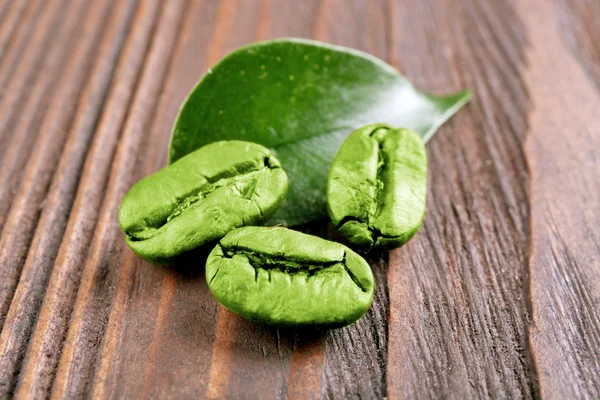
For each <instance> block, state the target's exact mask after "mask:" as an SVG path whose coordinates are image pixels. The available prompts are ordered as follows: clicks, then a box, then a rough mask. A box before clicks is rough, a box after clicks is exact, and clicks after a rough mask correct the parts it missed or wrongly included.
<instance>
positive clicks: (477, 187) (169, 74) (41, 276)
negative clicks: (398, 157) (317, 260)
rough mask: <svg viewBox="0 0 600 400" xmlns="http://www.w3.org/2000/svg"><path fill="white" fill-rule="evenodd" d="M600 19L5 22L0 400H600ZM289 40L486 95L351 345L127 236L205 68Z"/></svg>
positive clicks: (345, 335) (15, 12)
mask: <svg viewBox="0 0 600 400" xmlns="http://www.w3.org/2000/svg"><path fill="white" fill-rule="evenodd" d="M599 18H600V2H598V1H597V0H498V1H496V0H460V1H459V0H389V1H388V0H368V1H367V0H304V1H292V0H264V1H258V0H256V1H255V0H221V1H218V0H195V1H194V0H189V1H185V0H169V1H163V2H160V1H153V0H139V1H137V2H136V1H134V0H131V1H121V0H105V1H83V0H30V1H24V0H14V1H13V0H4V1H2V2H1V3H0V231H1V238H0V327H1V329H2V331H1V335H0V398H8V397H12V396H15V397H17V398H46V397H54V398H81V397H95V398H167V397H170V398H202V397H212V398H248V399H255V398H266V399H269V398H290V399H316V398H340V399H341V398H377V399H379V398H384V397H388V398H393V399H402V398H410V399H413V398H415V399H426V398H435V399H437V398H455V399H464V398H490V397H491V398H521V397H522V398H539V397H542V398H547V399H569V398H573V399H584V398H587V399H596V398H598V397H599V396H600V24H598V19H599ZM280 36H298V37H310V38H316V39H319V40H323V41H327V42H330V43H336V44H342V45H347V46H350V47H354V48H357V49H360V50H364V51H367V52H369V53H372V54H374V55H376V56H378V57H380V58H382V59H384V60H386V61H388V62H389V63H390V64H392V65H393V66H395V67H396V68H398V69H399V70H400V71H402V72H403V73H404V74H405V75H407V76H408V77H409V78H410V79H411V80H412V81H413V82H415V84H416V85H417V86H418V87H420V88H422V89H424V90H428V91H432V92H436V93H442V94H443V93H450V92H452V91H455V90H458V89H462V88H465V87H468V88H471V89H472V90H473V91H474V94H475V98H474V101H473V102H472V103H471V104H470V105H468V106H467V107H466V108H465V109H464V110H462V111H460V112H459V114H458V115H457V116H456V117H454V118H453V119H452V120H451V121H450V122H449V123H448V124H446V125H445V126H444V127H442V128H441V129H440V131H439V132H438V134H437V135H436V136H435V137H434V139H433V140H432V141H431V142H430V143H429V144H428V150H429V154H430V184H429V195H428V196H429V203H428V209H427V215H426V218H425V223H424V226H423V228H422V229H421V231H420V233H419V234H418V235H417V236H416V237H415V239H413V240H412V241H411V242H410V243H409V244H408V245H406V246H405V247H404V248H402V249H400V250H396V251H393V252H391V253H390V254H389V256H386V257H383V258H381V259H371V260H370V261H371V264H372V266H373V269H374V272H375V275H376V278H377V293H376V296H375V301H374V304H373V307H372V309H371V311H370V312H369V313H368V314H367V316H366V317H365V318H363V319H362V320H361V321H360V322H359V323H358V324H356V325H354V326H351V327H347V328H344V329H339V330H333V331H318V330H292V329H285V330H284V329H274V328H269V327H264V326H259V325H255V324H252V323H249V322H247V321H245V320H243V319H241V318H239V317H237V316H235V315H233V314H231V313H229V312H227V311H226V310H224V309H222V308H220V307H219V306H218V305H217V303H216V302H215V300H214V299H213V298H212V296H211V295H210V293H209V291H208V289H207V287H206V284H205V281H204V275H203V272H202V262H201V261H196V262H194V261H190V263H189V265H188V266H187V267H186V268H185V269H184V270H179V271H176V270H173V269H167V268H158V267H153V266H151V265H148V264H147V263H145V262H143V261H141V260H140V259H139V258H137V257H135V256H134V255H133V254H132V253H131V251H129V250H128V248H127V247H126V245H125V242H124V240H123V236H122V234H121V233H120V231H119V229H118V226H117V219H116V212H117V209H118V206H119V203H120V200H121V198H122V196H123V195H124V193H125V192H126V191H127V189H128V188H129V187H130V186H131V185H132V183H133V182H135V181H136V180H138V179H140V178H142V177H143V176H145V175H147V174H150V173H152V172H153V171H155V170H157V169H159V168H160V167H162V166H163V165H165V163H166V158H167V142H168V139H169V134H170V128H171V126H172V123H173V120H174V117H175V114H176V112H177V110H178V107H179V105H180V103H181V101H182V100H183V98H184V97H185V95H186V94H187V92H188V91H189V90H190V88H191V87H192V86H193V85H194V83H195V82H196V81H197V80H198V79H199V78H200V77H201V76H202V75H203V73H204V72H205V71H206V69H207V68H209V67H210V66H211V65H213V64H214V63H215V62H217V61H218V60H219V59H220V58H221V57H222V56H223V55H225V54H226V53H228V52H229V51H231V50H232V49H234V48H236V47H238V46H241V45H244V44H246V43H249V42H253V41H256V40H261V39H268V38H273V37H280ZM306 229H307V230H308V231H311V232H315V233H322V234H325V235H328V236H330V235H331V233H330V229H329V228H328V227H327V226H326V224H324V223H321V224H314V225H312V226H310V227H307V228H306Z"/></svg>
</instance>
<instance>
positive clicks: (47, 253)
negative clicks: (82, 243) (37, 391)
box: [0, 2, 122, 391]
mask: <svg viewBox="0 0 600 400" xmlns="http://www.w3.org/2000/svg"><path fill="white" fill-rule="evenodd" d="M111 6H112V4H111V3H109V2H106V3H105V4H100V3H96V4H94V5H93V7H90V8H89V9H88V10H87V11H86V18H84V19H82V23H83V24H82V25H83V26H82V32H81V34H80V38H81V40H79V41H78V42H77V43H76V45H75V48H74V49H73V51H72V56H71V57H70V58H69V62H68V65H67V66H66V67H65V69H64V72H63V73H62V74H61V77H60V82H59V85H58V88H57V90H56V97H55V101H53V102H52V103H51V104H50V107H49V109H48V113H47V114H46V116H45V119H44V121H43V123H42V124H41V127H40V132H41V133H40V134H39V137H38V140H37V142H36V144H35V147H34V149H33V153H32V156H31V159H30V160H29V162H28V164H27V169H26V170H25V174H24V182H23V184H22V185H21V187H20V189H19V192H18V194H17V195H16V197H15V202H14V204H13V207H12V208H11V210H10V214H9V217H8V220H7V222H6V229H5V230H4V232H3V234H2V237H1V238H0V248H1V249H2V250H1V251H0V265H2V266H6V267H7V268H8V267H9V266H10V267H11V268H13V269H14V271H18V270H19V269H20V268H21V267H22V266H23V264H24V263H25V258H26V257H27V253H28V250H29V257H27V261H28V262H27V263H26V265H25V267H24V268H23V270H22V272H21V274H20V275H21V277H20V279H19V281H18V282H19V285H18V286H17V287H16V291H15V293H14V296H10V295H11V294H12V293H11V292H9V291H8V290H7V291H6V292H3V293H6V298H10V297H12V301H11V306H10V310H9V311H8V313H7V314H6V320H5V327H4V329H3V330H2V334H1V335H0V381H11V380H12V379H11V377H13V376H14V375H15V374H16V372H17V371H18V369H19V368H20V366H21V361H22V359H23V356H24V355H25V352H26V349H27V341H28V338H29V336H30V335H31V331H32V328H33V323H34V322H35V318H33V317H34V316H35V315H37V312H38V310H39V306H40V304H41V301H42V298H43V294H44V291H45V286H46V283H47V281H48V276H49V274H50V268H48V266H49V265H48V264H49V263H48V261H51V260H52V259H53V257H54V256H55V252H54V253H53V251H55V250H56V248H57V247H58V243H59V241H60V238H61V235H60V234H58V235H48V233H49V232H50V231H47V230H46V229H52V228H53V226H52V225H53V224H57V221H56V215H55V213H56V210H57V207H56V203H57V201H59V200H60V201H64V200H65V198H64V197H61V198H60V199H57V198H56V197H54V198H51V199H50V201H49V202H48V201H45V198H46V194H47V190H48V186H49V183H50V180H51V178H52V175H53V172H54V170H55V168H56V165H57V163H58V160H59V156H60V155H61V153H62V150H63V145H64V143H65V140H66V139H67V133H68V130H69V129H68V126H69V125H70V123H71V121H72V118H73V116H74V113H75V110H76V108H77V104H78V102H79V95H80V92H81V89H82V87H83V86H84V82H85V80H87V79H88V78H89V75H90V72H92V71H90V66H91V64H92V61H93V59H94V58H93V57H91V56H92V55H93V54H96V52H97V50H98V44H99V41H100V38H101V33H102V30H103V29H105V28H106V22H107V17H108V15H109V12H110V9H111ZM111 27H112V26H111V25H109V29H107V31H109V32H110V31H111V29H110V28H111ZM121 30H122V29H121ZM117 32H118V30H117ZM121 33H122V32H121ZM107 39H108V40H109V42H110V39H112V38H111V37H110V36H109V37H107ZM113 41H114V40H113ZM104 47H106V45H105V46H104ZM110 51H112V49H110ZM103 54H106V53H105V52H104V53H103ZM106 55H107V56H108V59H107V61H108V64H109V65H108V66H106V65H104V66H103V67H104V68H105V69H106V68H111V67H112V65H111V64H114V59H115V57H114V56H112V57H110V53H109V54H106ZM98 72H99V71H98ZM103 76H106V74H105V75H103ZM92 82H93V81H92ZM102 90H104V88H102ZM86 97H87V96H86ZM94 105H95V106H96V105H97V103H96V104H94ZM80 115H85V116H86V118H89V117H90V116H93V115H94V113H93V112H92V113H89V114H80ZM96 115H97V114H96ZM92 123H94V122H93V120H92ZM90 134H91V129H87V138H88V142H89V136H90ZM68 146H70V144H69V145H68ZM67 151H68V150H67ZM77 152H78V153H79V154H81V153H82V151H81V147H80V146H78V147H77ZM79 157H80V159H81V158H82V157H81V156H79ZM71 166H73V165H71ZM73 173H77V170H73ZM55 193H56V192H55ZM61 194H63V193H61ZM32 204H34V205H36V207H31V205H32ZM37 205H39V206H37ZM46 205H47V206H48V207H49V211H50V214H48V213H45V214H44V216H43V218H44V219H43V220H42V221H41V222H40V223H39V224H38V216H39V214H40V212H41V210H42V209H43V208H45V207H46ZM53 211H54V213H53ZM53 214H54V215H53ZM62 216H63V218H62V221H61V222H60V223H58V225H62V226H63V227H64V222H65V218H64V217H65V215H64V214H63V215H62ZM59 218H60V217H59ZM36 225H38V226H39V227H40V228H42V230H38V232H37V235H36V236H35V239H34V242H33V243H31V239H32V236H33V235H34V230H35V228H36ZM55 233H59V232H56V231H55ZM49 240H50V241H52V240H54V243H52V244H51V245H50V244H49V243H48V241H49ZM37 250H39V251H37ZM15 275H16V274H15ZM15 283H16V282H15ZM12 289H14V288H12ZM10 386H11V387H10V388H9V390H10V391H12V389H14V381H13V382H12V384H11V385H10Z"/></svg>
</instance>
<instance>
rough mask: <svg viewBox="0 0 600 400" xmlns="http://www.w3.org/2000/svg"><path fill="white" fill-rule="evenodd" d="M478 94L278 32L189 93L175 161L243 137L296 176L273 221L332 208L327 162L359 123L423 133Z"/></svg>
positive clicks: (174, 145) (175, 138)
mask: <svg viewBox="0 0 600 400" xmlns="http://www.w3.org/2000/svg"><path fill="white" fill-rule="evenodd" d="M470 98H471V93H470V92H468V91H464V92H459V93H456V94H453V95H450V96H447V97H436V96H432V95H429V94H424V93H421V92H419V91H418V90H416V89H415V88H414V87H413V86H412V84H411V83H410V82H409V81H408V80H407V79H406V78H404V77H403V76H402V75H400V74H399V73H398V71H396V70H395V69H393V68H392V67H391V66H389V65H388V64H386V63H385V62H383V61H381V60H379V59H378V58H375V57H373V56H371V55H368V54H366V53H362V52H359V51H356V50H353V49H348V48H345V47H338V46H331V45H328V44H324V43H320V42H315V41H310V40H303V39H277V40H272V41H267V42H261V43H256V44H252V45H249V46H247V47H243V48H240V49H238V50H236V51H234V52H233V53H231V54H229V55H228V56H227V57H225V58H224V59H223V60H221V61H220V62H219V63H218V64H217V65H216V66H215V67H213V68H212V70H210V69H209V70H208V73H207V74H206V75H205V76H204V78H203V79H202V80H201V81H200V82H199V83H198V84H197V85H196V87H195V88H194V89H193V90H192V91H191V93H190V94H189V96H188V97H187V99H186V100H185V102H184V103H183V105H182V108H181V110H180V111H179V115H178V117H177V120H176V122H175V126H174V128H173V135H172V137H171V144H170V153H169V154H170V162H173V161H175V160H177V159H179V158H181V157H183V156H184V155H186V154H188V153H190V152H192V151H194V150H196V149H198V148H199V147H202V146H204V145H206V144H208V143H211V142H214V141H218V140H225V139H238V140H247V141H251V142H256V143H260V144H262V145H264V146H267V147H270V148H271V149H273V151H274V152H275V153H276V155H277V157H278V158H279V160H281V162H282V164H283V167H284V168H285V170H286V171H287V173H288V177H289V181H290V184H289V191H288V196H287V199H286V202H285V204H284V206H283V207H282V208H281V209H280V210H279V212H278V213H277V214H276V215H275V217H273V219H272V220H271V221H269V222H270V223H272V224H283V225H290V226H293V225H298V224H301V223H305V222H309V221H312V220H315V219H319V218H322V217H324V216H326V203H325V186H326V178H327V172H328V169H329V164H330V162H331V160H332V159H333V156H334V155H335V153H336V151H337V149H338V147H339V146H340V144H341V143H342V141H343V140H344V139H345V138H346V136H348V135H349V134H350V133H351V132H352V131H353V130H354V129H356V128H359V127H361V126H363V125H366V124H370V123H375V122H381V123H387V124H389V125H392V126H397V127H408V128H412V129H414V130H416V131H417V132H419V133H420V134H421V135H422V136H423V138H424V140H425V141H427V140H428V139H430V138H431V136H432V135H433V134H434V133H435V131H436V130H437V129H438V128H439V126H440V125H441V124H443V123H444V122H445V121H446V120H447V119H448V118H450V117H451V116H452V115H453V114H454V113H455V112H456V111H458V109H460V108H461V107H462V106H463V105H464V104H466V103H467V102H468V101H469V100H470Z"/></svg>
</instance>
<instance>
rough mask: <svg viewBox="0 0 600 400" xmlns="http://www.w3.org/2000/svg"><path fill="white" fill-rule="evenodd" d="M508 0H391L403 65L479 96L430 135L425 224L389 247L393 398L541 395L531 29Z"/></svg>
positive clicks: (424, 79)
mask: <svg viewBox="0 0 600 400" xmlns="http://www.w3.org/2000/svg"><path fill="white" fill-rule="evenodd" d="M515 13H516V11H515V10H514V8H513V7H512V6H511V5H510V4H509V3H507V2H479V1H462V2H460V4H455V3H451V2H422V1H416V0H415V1H404V2H390V12H389V15H390V18H391V20H392V21H395V23H394V24H391V35H390V38H391V41H392V44H393V46H392V50H393V52H394V53H393V54H392V56H391V58H392V60H393V61H394V64H395V65H396V66H397V67H399V68H400V69H401V70H402V71H404V72H405V73H406V74H407V75H408V76H409V78H411V79H412V80H413V81H415V82H416V83H417V84H418V85H419V86H420V87H423V88H425V89H427V90H431V91H435V92H437V93H440V92H441V93H444V92H450V91H453V90H456V89H458V88H460V87H470V88H472V89H473V90H474V92H475V100H474V101H473V102H472V103H471V104H470V105H468V106H467V107H466V108H465V109H464V110H462V111H461V112H460V113H459V114H458V115H457V116H456V117H454V118H453V119H452V120H451V121H450V122H449V123H448V124H446V125H445V126H444V127H442V129H440V131H439V133H438V134H437V135H436V137H434V139H433V140H432V141H431V142H430V143H429V145H428V150H429V156H430V157H429V160H430V187H429V193H428V198H429V199H428V208H427V215H426V218H425V223H424V226H423V228H422V229H421V232H420V233H419V234H418V235H417V237H416V238H415V239H413V240H412V241H411V242H410V243H408V244H407V245H406V246H405V247H404V248H402V249H399V250H396V251H393V252H391V254H390V266H389V272H388V285H389V298H390V321H389V351H388V365H387V372H388V375H387V383H388V395H389V396H390V397H392V398H446V397H449V398H487V397H495V396H498V395H499V394H502V396H506V397H508V398H513V397H526V398H531V397H537V396H538V386H537V379H536V371H535V368H534V365H533V361H532V358H531V356H530V354H529V350H528V340H527V327H528V325H529V323H530V318H531V316H530V311H529V304H528V298H527V292H528V285H529V276H528V274H529V271H528V268H527V250H528V246H529V224H528V221H529V206H528V197H527V185H528V166H527V163H526V160H525V158H524V156H523V152H522V150H521V148H522V144H523V140H524V134H525V130H526V126H527V125H526V118H527V106H528V104H527V92H526V90H525V87H524V83H523V81H522V79H521V77H520V74H521V71H522V70H523V68H524V64H525V59H524V48H525V40H526V38H525V35H524V33H525V32H524V30H525V27H524V26H523V25H522V24H521V23H520V22H519V19H517V18H516V14H515Z"/></svg>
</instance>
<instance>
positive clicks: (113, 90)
mask: <svg viewBox="0 0 600 400" xmlns="http://www.w3.org/2000/svg"><path fill="white" fill-rule="evenodd" d="M157 14H158V5H157V4H155V3H147V5H145V6H140V7H138V8H137V10H136V13H135V16H134V18H133V21H132V25H131V27H132V28H131V30H130V31H129V36H128V37H127V40H126V42H125V45H124V49H123V51H122V55H121V56H120V57H119V62H118V65H117V67H116V70H115V71H114V78H112V83H111V86H110V89H109V92H108V95H106V100H105V101H104V100H103V99H104V96H105V95H104V94H103V93H102V92H101V91H102V90H104V88H105V87H106V85H107V84H108V83H110V82H111V74H112V71H113V68H104V69H102V70H101V71H100V70H99V71H98V73H99V75H97V76H98V79H99V80H98V81H95V82H94V83H92V85H93V87H94V88H93V89H90V97H89V98H88V100H87V102H84V109H83V110H86V112H82V115H83V116H84V117H82V119H81V120H78V122H79V123H78V124H76V125H75V128H74V135H76V137H77V138H78V139H77V140H76V141H74V142H73V145H72V146H71V147H68V150H69V151H68V152H67V153H65V158H64V159H63V161H62V165H61V167H60V168H59V169H60V170H61V171H63V172H64V173H65V174H66V172H67V170H71V171H72V172H73V171H80V170H81V168H82V164H81V163H82V161H83V159H82V158H81V157H78V156H77V154H76V153H78V152H80V151H82V150H83V151H84V152H85V149H86V147H87V143H89V139H86V137H87V136H88V135H89V133H88V132H89V131H88V130H90V131H92V132H94V138H93V141H92V144H91V148H90V149H89V150H88V151H87V153H88V154H87V157H86V159H85V164H84V165H83V172H82V173H81V178H80V183H79V181H78V179H77V178H78V175H77V174H76V175H75V176H71V177H69V176H68V175H67V178H66V179H64V180H59V181H56V183H55V184H54V185H53V187H52V190H51V193H52V196H53V198H56V202H55V203H54V204H55V207H56V209H54V211H51V212H53V213H56V214H58V218H59V219H58V220H57V222H56V225H54V224H53V225H52V226H54V227H55V228H54V229H57V230H58V231H59V232H61V231H62V226H61V219H64V218H68V223H67V226H66V229H65V230H64V236H62V237H63V238H64V240H62V242H60V243H59V242H54V241H53V242H51V243H49V244H48V247H49V251H50V252H54V254H57V255H56V259H55V260H54V263H53V269H52V274H51V276H50V280H49V283H48V287H47V289H46V295H45V298H44V302H43V305H42V308H41V309H40V312H39V317H38V321H37V325H36V328H35V329H34V332H33V334H32V337H31V340H30V343H31V344H30V347H29V349H28V354H27V357H26V360H25V363H24V366H23V369H22V372H21V376H20V383H19V387H18V388H17V390H18V392H19V393H22V394H23V395H24V396H25V395H26V394H28V393H32V394H34V395H35V396H45V394H46V393H49V392H50V391H51V389H52V384H53V381H54V379H55V374H56V369H57V366H58V362H59V357H58V355H59V354H61V350H62V347H63V345H64V340H65V336H66V334H67V329H68V327H69V320H70V317H71V313H72V310H73V307H74V302H75V298H76V295H77V292H78V289H79V284H80V279H81V273H82V272H81V271H82V270H83V266H84V264H85V262H86V260H87V251H88V248H89V245H90V242H91V233H92V232H93V229H94V226H95V225H96V221H97V217H98V210H99V208H100V205H101V204H102V198H103V196H102V194H103V192H104V190H105V187H106V181H107V179H108V174H109V168H110V162H111V160H112V158H113V155H114V151H115V148H116V145H117V143H118V139H119V135H120V133H121V129H122V125H123V123H124V120H125V118H126V115H127V111H128V107H129V105H130V102H131V98H132V96H133V92H134V90H135V88H136V85H137V82H138V79H139V75H140V73H141V69H142V65H143V62H144V59H145V55H146V51H147V49H148V46H149V43H150V40H151V35H152V32H153V28H154V26H155V23H156V18H157ZM118 46H120V43H119V44H118ZM99 91H100V92H99ZM98 96H99V97H98ZM88 107H92V108H93V109H95V110H97V112H96V111H93V110H90V109H89V108H88ZM94 113H96V114H95V115H96V117H94ZM100 114H101V116H100V120H99V122H98V125H97V127H96V122H95V121H96V118H97V115H100ZM88 117H91V119H89V120H88V119H87V118H88ZM81 146H83V148H82V147H81ZM63 176H64V175H63ZM62 191H65V192H66V193H68V196H67V197H66V198H63V197H62V196H61V193H60V192H62ZM75 191H76V192H77V194H76V197H75V200H74V203H73V206H72V208H71V207H69V203H68V201H69V198H70V199H72V197H69V196H73V193H74V192H75ZM64 201H67V204H66V205H65V203H64ZM71 201H72V200H71ZM63 213H64V214H63ZM61 214H62V215H61ZM59 236H60V235H59ZM56 245H59V246H60V247H59V248H58V249H56V247H55V246H56ZM56 251H58V253H55V252H56ZM49 262H50V264H49V265H51V266H52V261H49ZM48 354H51V355H55V356H52V357H48V356H47V355H48Z"/></svg>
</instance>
